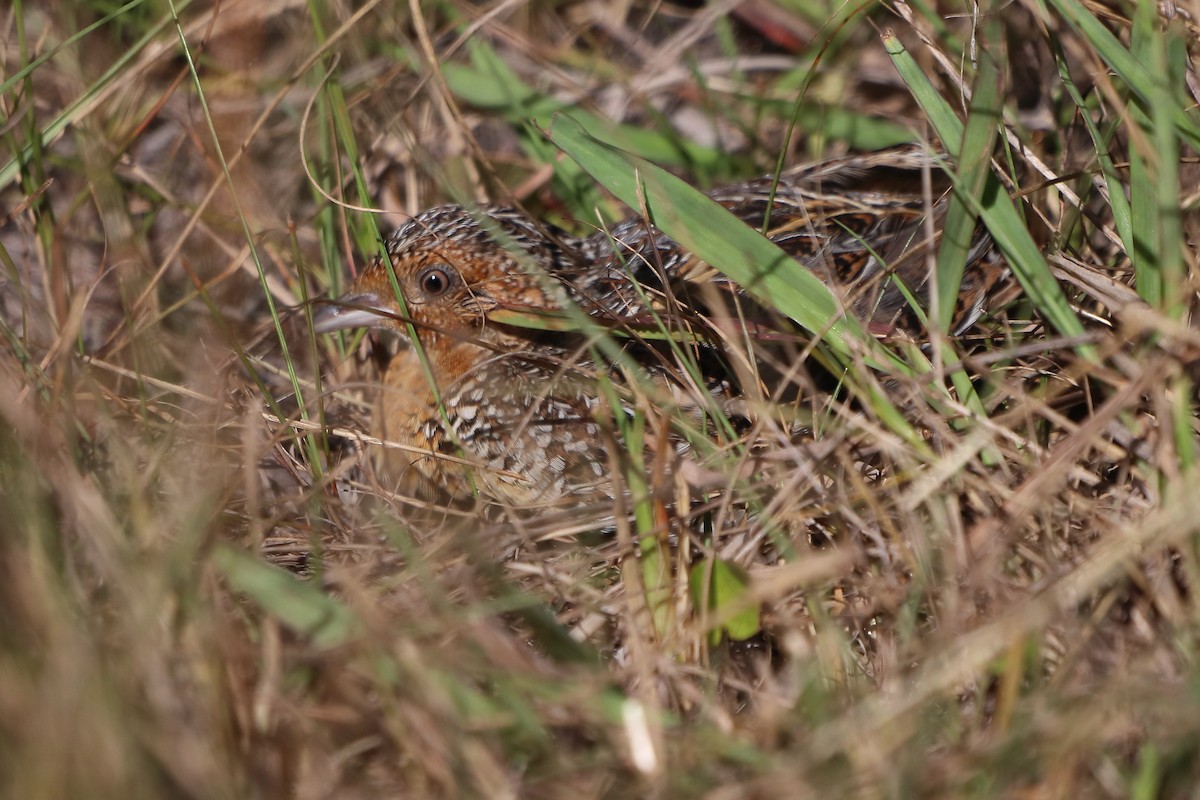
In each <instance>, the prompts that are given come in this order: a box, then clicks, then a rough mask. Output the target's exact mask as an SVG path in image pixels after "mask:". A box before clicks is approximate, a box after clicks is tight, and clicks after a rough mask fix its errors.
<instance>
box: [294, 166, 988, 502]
mask: <svg viewBox="0 0 1200 800" xmlns="http://www.w3.org/2000/svg"><path fill="white" fill-rule="evenodd" d="M936 163H944V160H943V157H939V156H936V155H934V154H931V153H930V152H929V151H928V150H927V149H926V148H924V147H922V146H920V145H910V146H905V147H899V148H893V149H891V150H885V151H878V152H875V153H868V154H863V155H849V156H843V157H838V158H833V159H829V160H825V161H820V162H815V163H812V164H805V165H800V166H797V167H793V168H790V169H788V170H786V171H783V172H781V173H780V174H778V175H767V176H763V177H759V178H756V179H753V180H750V181H745V182H742V183H736V184H731V185H727V186H723V187H719V188H717V189H714V190H712V191H710V192H708V196H709V197H710V198H712V199H713V200H714V201H716V202H717V203H719V204H720V205H721V206H723V207H725V208H726V209H727V210H729V211H730V212H732V213H733V214H734V215H735V216H737V217H738V218H739V219H741V220H742V221H743V222H744V223H746V224H747V225H748V226H750V227H752V228H755V229H757V230H760V231H763V232H765V235H766V236H767V237H768V238H770V239H771V240H772V241H774V242H775V243H776V244H778V245H779V246H780V247H781V248H782V249H783V250H784V251H786V252H787V253H788V254H789V255H790V256H792V257H793V258H794V259H795V260H796V261H798V262H799V263H800V264H802V265H803V266H805V267H806V268H808V269H810V270H811V271H812V272H813V273H814V274H815V275H816V276H817V277H818V278H820V279H821V280H822V281H823V282H825V283H826V284H827V285H829V286H830V287H831V288H834V289H835V290H836V292H837V293H838V294H839V295H840V296H841V297H842V299H843V302H844V306H845V308H846V309H847V311H848V313H851V314H853V315H855V316H857V317H858V318H859V319H860V320H861V321H864V322H866V323H868V324H869V325H870V326H871V328H872V330H886V329H888V328H889V327H895V326H900V327H902V328H908V329H912V328H914V327H915V326H916V325H917V324H918V323H915V322H914V318H913V315H912V313H911V309H910V308H909V304H908V301H907V299H906V296H905V291H903V290H902V289H901V288H900V286H898V285H897V284H903V286H904V287H906V288H907V289H908V290H909V291H910V292H911V293H913V294H915V295H917V296H919V297H926V296H927V294H928V293H927V291H926V284H927V283H928V278H927V272H928V270H927V263H928V262H927V254H928V252H929V248H930V246H931V245H936V242H932V243H931V242H930V241H929V236H928V234H927V231H928V230H930V229H931V228H932V229H933V230H935V231H936V230H937V229H938V228H939V226H940V222H941V220H942V217H943V216H944V214H945V210H946V206H947V202H948V199H947V198H948V193H943V194H941V195H940V196H936V197H933V198H930V197H929V196H928V190H923V189H922V186H923V183H922V180H921V172H922V171H923V170H929V169H930V167H931V165H933V164H936ZM934 170H935V171H936V170H937V168H936V167H934ZM930 216H932V223H933V224H932V226H930V225H929V224H928V222H929V221H930V220H929V219H928V218H929V217H930ZM386 253H387V257H388V263H385V262H384V260H383V259H382V258H380V257H376V258H375V259H374V260H373V261H371V262H370V263H369V264H368V265H367V266H366V267H365V268H364V269H363V270H362V271H361V272H360V274H359V275H358V277H357V279H356V280H355V281H354V282H353V284H352V286H351V287H350V288H349V290H348V291H347V292H346V294H345V295H343V296H342V297H341V298H340V299H338V300H337V301H336V302H335V303H333V304H331V305H329V306H327V307H326V308H324V309H323V310H322V311H321V312H320V313H318V314H317V315H316V316H315V318H314V328H315V330H316V331H317V332H319V333H328V332H334V331H338V330H344V329H350V328H357V327H369V328H383V329H390V330H392V331H396V332H398V333H400V334H401V337H402V339H407V340H409V341H408V346H406V347H402V348H401V349H400V351H399V352H398V353H397V354H396V355H395V356H394V357H393V358H392V359H391V361H390V363H389V364H388V365H387V368H386V371H385V373H384V375H383V378H382V381H381V392H380V397H379V399H378V402H377V405H376V407H375V410H374V418H373V419H374V421H373V431H372V432H373V433H374V434H375V435H376V436H378V437H380V438H381V439H384V440H386V441H388V442H391V443H394V444H396V445H399V447H394V448H388V449H384V450H383V451H382V454H381V457H380V458H379V459H378V461H377V463H378V467H379V470H378V471H379V474H381V475H382V476H384V477H385V478H386V479H387V480H388V481H390V482H392V483H393V484H394V485H395V486H396V487H397V489H400V490H403V491H406V492H410V493H412V494H414V495H416V496H421V497H426V498H436V499H439V500H442V501H446V502H456V501H467V500H469V499H471V498H482V499H484V500H485V501H487V502H492V503H501V504H507V505H510V506H517V507H521V508H538V507H542V506H551V505H559V504H563V503H589V502H594V501H596V500H597V499H603V498H611V497H612V495H613V493H614V491H615V489H614V486H615V485H616V483H615V481H614V480H613V477H612V475H611V474H610V473H611V463H612V457H613V454H614V451H620V449H621V446H622V443H621V442H620V432H619V430H614V426H613V425H612V424H608V423H606V420H609V421H611V418H612V415H613V414H614V413H618V414H619V413H628V412H629V409H628V407H627V406H625V405H624V404H623V401H622V400H621V399H620V396H619V393H618V399H617V400H615V401H614V400H613V399H612V398H613V392H612V391H608V392H606V391H604V390H602V388H601V384H605V385H607V386H609V387H613V386H617V387H622V386H626V385H627V384H628V382H629V381H628V371H627V370H625V369H622V368H620V366H619V364H620V359H619V358H617V359H615V360H614V359H613V358H611V357H610V358H604V357H598V356H597V350H596V348H595V347H594V346H592V345H594V344H595V338H594V336H591V335H588V333H587V330H588V328H589V327H591V328H595V329H600V330H618V329H625V330H634V331H636V330H637V329H639V326H645V325H647V324H648V323H650V322H652V321H653V320H655V319H659V320H661V318H662V316H663V315H665V314H671V313H679V310H680V308H683V311H684V312H685V313H686V312H687V311H694V310H695V308H694V307H693V306H692V305H691V304H689V303H683V302H681V301H679V300H678V298H680V297H683V298H685V299H689V300H690V298H692V297H697V298H699V299H698V300H697V301H696V303H697V304H699V305H700V306H702V308H701V309H700V310H701V311H702V312H703V313H715V310H714V309H713V308H712V305H713V304H714V303H719V302H721V300H720V298H722V297H724V298H728V299H730V300H731V301H736V305H738V307H739V308H740V309H741V312H742V313H746V311H745V309H746V307H747V305H750V306H753V308H754V309H755V311H753V312H751V313H760V312H761V313H771V310H770V309H769V308H768V309H763V308H762V307H761V306H758V305H755V304H753V301H752V300H751V299H750V298H749V297H747V296H746V295H745V293H744V292H743V291H742V290H741V287H738V286H737V285H735V284H733V283H732V282H731V281H729V280H728V279H726V278H724V277H723V276H721V275H720V273H719V272H716V271H715V270H713V269H712V267H711V266H710V265H707V264H705V263H703V262H702V261H700V260H699V259H698V258H697V257H696V256H695V255H694V254H692V253H690V252H688V251H687V250H686V249H684V248H683V247H681V246H680V245H679V244H677V243H676V242H674V241H673V240H672V239H671V238H670V237H668V236H667V235H666V234H664V233H663V232H662V231H661V230H659V229H658V228H656V227H655V226H654V225H653V224H652V223H650V222H649V221H647V220H646V219H645V218H643V217H642V216H641V215H638V214H633V215H631V216H630V217H628V218H627V219H625V220H623V221H621V222H619V223H617V224H616V225H613V226H611V227H608V228H601V229H598V230H596V231H595V232H594V233H592V234H590V235H588V236H581V237H580V236H572V235H569V234H568V233H566V232H565V231H563V230H561V229H559V228H557V227H554V226H551V225H547V224H544V223H542V222H540V221H538V220H535V219H533V218H531V217H529V216H527V215H525V214H524V213H522V212H521V211H519V210H517V209H514V208H511V207H507V206H499V205H494V206H481V207H478V208H467V207H463V206H459V205H442V206H436V207H433V208H430V209H428V210H426V211H424V212H422V213H420V214H417V215H416V216H414V217H412V218H410V220H409V221H408V222H407V223H405V224H404V225H402V226H401V227H400V228H398V229H397V230H396V231H395V232H394V233H393V234H392V235H391V236H390V237H389V238H388V239H387V240H386ZM389 264H390V267H391V270H392V273H393V274H394V276H395V283H396V287H394V286H393V283H392V276H391V275H390V274H389V270H388V268H387V267H388V266H389ZM713 266H717V267H719V265H713ZM1006 274H1007V269H1006V267H1005V266H1004V264H1003V262H1002V260H1001V259H999V257H998V256H997V254H996V251H995V248H994V246H993V245H992V243H991V240H990V238H989V236H988V234H987V232H986V230H984V229H983V227H982V226H979V227H978V228H977V230H976V231H975V234H974V237H973V240H972V242H971V244H970V248H969V254H968V262H967V268H966V271H965V273H964V276H963V282H962V290H961V292H960V298H959V302H958V304H957V307H956V308H955V310H954V315H953V329H954V330H955V331H962V330H965V329H966V328H968V327H969V326H970V325H971V324H973V323H974V321H975V320H976V319H977V318H978V317H979V316H980V315H981V313H982V312H983V311H984V310H985V305H986V302H987V298H988V297H989V295H990V294H991V293H992V292H993V291H994V289H995V287H996V286H997V285H998V284H999V283H1000V282H1001V281H1002V280H1003V279H1004V276H1005V275H1006ZM893 276H894V277H895V279H896V280H893V279H892V278H893ZM397 287H398V288H399V294H400V297H401V298H402V300H403V302H401V301H400V300H399V299H398V298H397V293H396V291H395V288H397ZM714 288H715V289H716V290H717V291H716V292H715V296H716V298H717V299H716V300H714V299H713V297H714V292H713V291H711V290H712V289H714ZM704 289H707V290H709V291H700V290H704ZM673 300H674V301H675V304H674V306H672V301H673ZM705 304H707V305H705ZM672 309H674V311H672ZM572 312H574V314H575V315H576V317H575V319H576V324H575V325H574V328H573V329H569V330H567V331H564V330H562V327H563V326H562V325H558V326H556V325H554V324H549V325H547V326H544V327H541V328H539V327H538V326H536V325H534V326H530V325H528V324H513V321H514V319H517V320H518V321H519V320H529V319H533V320H537V319H539V318H544V319H546V320H547V321H549V322H551V323H553V322H556V321H557V322H559V323H561V322H562V320H563V319H564V318H569V317H570V316H571V314H572ZM506 313H507V314H508V315H509V316H505V314H506ZM514 314H515V315H517V317H516V318H514V317H513V316H512V315H514ZM702 315H703V314H702ZM580 320H582V322H580ZM567 327H568V328H571V326H570V325H568V326H567ZM414 336H415V339H416V342H413V341H412V340H411V339H412V337H414ZM622 342H623V346H622V347H623V349H624V350H625V351H626V352H628V353H629V354H631V358H632V360H633V361H634V362H635V363H636V364H638V365H640V367H641V368H643V370H644V371H645V372H646V374H647V375H648V376H649V380H648V384H649V385H650V386H651V387H652V388H658V389H661V390H662V391H661V392H660V396H666V397H668V398H670V397H674V398H676V399H678V398H679V397H680V396H681V394H684V393H685V392H682V391H681V390H682V389H683V388H684V387H682V386H680V385H679V381H678V379H677V378H675V377H673V375H674V373H673V372H672V371H671V370H669V369H666V368H665V367H664V366H663V364H662V357H661V356H662V348H661V347H655V346H653V345H645V344H640V343H638V342H637V337H636V336H630V337H626V338H624V339H622ZM618 349H622V348H618ZM702 349H707V350H709V351H711V350H712V349H713V348H702ZM709 354H710V355H711V352H710V353H709ZM718 372H719V371H718ZM692 388H693V389H694V388H695V387H692ZM701 390H702V391H707V392H709V393H710V394H712V395H713V396H718V395H719V396H729V395H731V394H736V392H737V388H736V386H732V385H731V381H730V379H729V377H728V375H721V374H718V375H716V376H715V377H710V378H707V379H706V384H705V386H704V387H702V388H701ZM614 406H621V407H620V408H614ZM618 427H619V426H618ZM661 438H664V437H660V439H661ZM665 440H670V441H669V442H668V444H667V445H666V447H667V449H668V450H670V451H676V452H680V453H681V452H683V451H685V450H686V449H687V446H688V445H687V443H686V441H683V440H682V439H680V438H679V437H672V436H668V437H665ZM659 447H660V449H661V447H662V443H661V442H659ZM669 455H670V453H669Z"/></svg>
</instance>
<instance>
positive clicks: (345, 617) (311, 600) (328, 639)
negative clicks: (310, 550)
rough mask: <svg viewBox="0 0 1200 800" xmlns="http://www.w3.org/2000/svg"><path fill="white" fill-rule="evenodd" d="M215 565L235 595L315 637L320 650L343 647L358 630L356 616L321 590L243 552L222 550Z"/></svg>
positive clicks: (285, 623) (221, 548)
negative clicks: (341, 645)
mask: <svg viewBox="0 0 1200 800" xmlns="http://www.w3.org/2000/svg"><path fill="white" fill-rule="evenodd" d="M213 563H214V564H216V565H217V568H218V569H220V570H221V572H222V573H224V575H225V579H226V580H227V581H229V585H230V586H231V587H232V588H233V589H234V590H235V591H238V592H241V593H242V594H244V595H246V596H247V597H249V598H250V599H251V600H253V601H254V602H255V603H257V604H258V605H259V607H261V608H262V609H263V611H266V612H267V613H268V614H270V615H271V616H273V617H276V618H277V619H278V620H279V621H280V622H282V623H283V624H284V625H286V626H288V627H289V628H291V629H292V630H294V631H296V632H297V633H300V634H303V635H305V636H309V637H311V638H312V640H313V643H314V644H316V645H317V646H318V647H334V646H336V645H339V644H342V643H343V642H345V641H346V640H348V639H349V638H350V637H351V636H353V635H354V633H355V631H356V630H357V628H358V618H357V617H356V616H355V615H354V612H353V611H351V610H350V609H348V608H346V607H345V606H344V605H342V604H341V603H339V602H338V601H337V600H334V599H333V598H332V597H330V596H329V595H327V594H325V593H324V592H322V591H321V589H320V588H319V587H318V586H316V585H315V584H311V583H304V582H302V581H300V580H297V579H296V577H295V576H293V575H292V574H291V573H288V572H285V571H284V570H282V569H280V568H278V567H273V566H271V565H270V564H266V563H263V562H262V561H259V560H258V559H257V558H254V557H253V556H251V555H248V554H246V553H244V552H242V551H241V550H235V549H234V548H232V547H225V546H221V547H218V548H217V549H216V551H215V552H214V553H213Z"/></svg>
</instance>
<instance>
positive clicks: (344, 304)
mask: <svg viewBox="0 0 1200 800" xmlns="http://www.w3.org/2000/svg"><path fill="white" fill-rule="evenodd" d="M390 313H391V312H389V311H388V310H387V309H386V308H384V306H383V304H382V303H380V302H379V298H378V297H376V296H375V295H374V294H370V293H368V294H351V295H346V296H345V297H341V298H338V300H337V304H336V305H328V306H325V307H324V308H322V309H321V310H320V311H318V312H317V313H316V314H313V331H314V332H316V333H332V332H334V331H344V330H346V329H347V328H379V327H382V326H384V325H386V324H387V322H388V319H389V316H390Z"/></svg>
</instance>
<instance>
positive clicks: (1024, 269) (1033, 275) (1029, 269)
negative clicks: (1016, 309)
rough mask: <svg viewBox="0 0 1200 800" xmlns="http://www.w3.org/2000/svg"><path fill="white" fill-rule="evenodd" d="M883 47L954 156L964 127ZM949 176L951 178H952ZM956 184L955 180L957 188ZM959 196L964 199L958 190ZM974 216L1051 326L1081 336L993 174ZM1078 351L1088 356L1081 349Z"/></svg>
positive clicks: (895, 49)
mask: <svg viewBox="0 0 1200 800" xmlns="http://www.w3.org/2000/svg"><path fill="white" fill-rule="evenodd" d="M883 42H884V46H885V47H886V48H887V51H888V54H889V55H890V56H891V57H892V63H893V64H895V66H896V69H897V70H898V71H899V72H900V76H901V77H902V78H903V79H904V82H905V83H906V84H908V87H909V89H910V91H912V93H913V96H914V97H915V98H916V100H917V102H918V103H919V104H920V105H921V108H922V109H923V110H924V111H925V113H926V115H927V116H928V117H929V121H930V122H931V123H932V124H933V127H934V130H935V132H936V133H937V135H938V138H939V139H941V140H942V142H943V144H944V145H945V146H946V149H947V150H949V151H950V155H951V156H952V157H954V158H956V159H957V158H959V157H960V155H961V151H960V147H959V143H960V142H961V141H962V138H963V124H962V122H961V121H960V120H959V119H958V117H957V116H955V114H954V112H953V110H952V109H951V108H950V105H949V104H948V103H947V102H946V101H945V100H944V99H943V98H942V96H941V95H939V94H938V93H937V90H936V89H934V87H933V84H932V83H930V82H929V78H928V77H926V75H925V73H924V72H923V71H922V70H921V68H920V66H919V65H918V64H917V62H916V60H915V59H913V57H912V55H911V54H910V53H909V52H908V51H907V50H906V49H905V47H904V45H903V44H902V43H901V42H900V40H899V39H897V38H896V37H895V35H894V34H892V33H891V32H890V31H889V32H885V33H884V35H883ZM952 177H953V176H952ZM957 184H958V181H956V185H957ZM959 196H960V197H967V196H968V195H966V194H963V193H961V192H960V194H959ZM979 214H980V216H982V217H983V220H984V223H985V224H986V225H987V227H988V231H989V232H990V233H991V235H992V239H993V240H994V241H995V242H996V245H997V246H998V247H999V248H1000V250H1001V252H1002V253H1003V254H1004V257H1005V258H1006V259H1008V263H1009V266H1011V267H1012V270H1013V272H1014V273H1015V274H1016V276H1017V279H1018V280H1019V281H1020V282H1021V286H1022V288H1024V290H1025V292H1026V294H1028V295H1029V298H1030V299H1031V300H1032V301H1033V303H1034V305H1035V306H1037V308H1038V310H1039V311H1040V312H1041V313H1042V314H1043V315H1044V316H1045V317H1046V319H1047V320H1048V321H1049V322H1050V324H1051V325H1053V326H1054V328H1055V329H1056V330H1057V331H1058V332H1059V333H1062V334H1063V335H1065V336H1082V335H1083V325H1082V324H1080V322H1079V319H1078V318H1077V317H1076V316H1075V312H1074V311H1072V309H1071V306H1070V304H1069V303H1068V302H1067V298H1066V296H1065V295H1064V294H1063V292H1062V289H1061V288H1060V287H1059V285H1058V282H1057V281H1056V280H1055V279H1054V276H1053V275H1052V274H1051V272H1050V269H1049V267H1048V266H1047V265H1046V260H1045V259H1044V258H1043V257H1042V253H1041V250H1040V249H1039V248H1038V246H1037V244H1036V243H1035V242H1034V241H1033V237H1032V236H1030V234H1029V230H1028V228H1027V227H1026V226H1025V222H1024V220H1022V219H1021V215H1020V214H1019V213H1018V212H1017V208H1016V206H1015V205H1014V204H1013V202H1012V198H1010V197H1009V196H1008V194H1007V193H1006V192H1005V191H1004V190H1003V187H1001V185H1000V182H999V181H998V180H997V179H996V178H995V176H994V175H989V176H988V179H987V181H986V183H985V186H984V190H983V194H982V196H981V197H980V208H979ZM1081 352H1090V350H1089V349H1088V348H1081Z"/></svg>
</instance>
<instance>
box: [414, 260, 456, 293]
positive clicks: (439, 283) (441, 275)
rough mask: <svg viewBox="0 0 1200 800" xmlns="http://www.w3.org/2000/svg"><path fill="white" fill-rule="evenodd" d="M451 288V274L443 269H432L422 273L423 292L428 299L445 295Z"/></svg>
mask: <svg viewBox="0 0 1200 800" xmlns="http://www.w3.org/2000/svg"><path fill="white" fill-rule="evenodd" d="M449 288H450V274H449V273H448V272H447V271H446V270H445V269H444V268H442V267H430V268H429V269H427V270H425V271H424V272H423V273H421V291H422V292H424V293H425V296H426V297H437V296H439V295H442V294H445V293H446V290H447V289H449Z"/></svg>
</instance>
